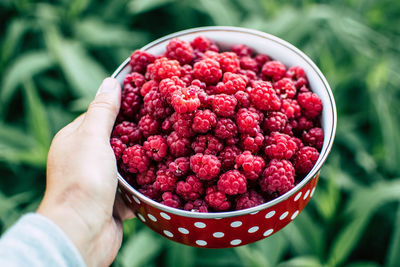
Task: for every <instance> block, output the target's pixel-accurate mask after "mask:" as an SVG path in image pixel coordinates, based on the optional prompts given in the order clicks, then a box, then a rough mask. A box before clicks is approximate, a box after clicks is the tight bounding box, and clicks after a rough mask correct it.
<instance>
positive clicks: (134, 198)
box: [132, 195, 140, 204]
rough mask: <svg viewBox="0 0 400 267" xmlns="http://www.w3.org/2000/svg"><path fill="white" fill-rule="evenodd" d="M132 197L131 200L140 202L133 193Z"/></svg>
mask: <svg viewBox="0 0 400 267" xmlns="http://www.w3.org/2000/svg"><path fill="white" fill-rule="evenodd" d="M132 198H133V200H135V202H136V203H138V204H140V200H139V199H138V198H137V197H135V196H134V195H132Z"/></svg>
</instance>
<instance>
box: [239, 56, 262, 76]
mask: <svg viewBox="0 0 400 267" xmlns="http://www.w3.org/2000/svg"><path fill="white" fill-rule="evenodd" d="M240 67H241V68H242V69H243V70H251V71H254V72H255V73H256V72H258V64H257V61H256V60H255V59H253V58H251V57H249V56H244V57H241V58H240Z"/></svg>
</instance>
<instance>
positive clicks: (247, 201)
mask: <svg viewBox="0 0 400 267" xmlns="http://www.w3.org/2000/svg"><path fill="white" fill-rule="evenodd" d="M264 202H265V200H264V198H263V196H262V195H261V194H259V193H257V192H256V191H254V190H251V191H249V192H245V193H244V194H243V195H241V196H239V197H238V198H237V199H236V210H244V209H249V208H252V207H255V206H258V205H261V204H263V203H264Z"/></svg>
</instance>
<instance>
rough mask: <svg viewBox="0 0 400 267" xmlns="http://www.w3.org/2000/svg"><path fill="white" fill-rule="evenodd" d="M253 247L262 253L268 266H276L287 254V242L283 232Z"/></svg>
mask: <svg viewBox="0 0 400 267" xmlns="http://www.w3.org/2000/svg"><path fill="white" fill-rule="evenodd" d="M254 246H255V247H256V248H258V250H259V251H260V253H262V255H263V257H264V258H265V260H266V261H267V262H268V264H269V266H276V265H277V264H278V262H280V261H281V260H282V259H283V257H284V255H285V253H286V252H287V249H288V247H289V242H287V240H286V239H285V235H284V234H283V232H278V233H276V234H274V235H272V236H269V237H267V238H265V239H264V240H261V241H259V242H257V243H255V244H254Z"/></svg>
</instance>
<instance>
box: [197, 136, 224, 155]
mask: <svg viewBox="0 0 400 267" xmlns="http://www.w3.org/2000/svg"><path fill="white" fill-rule="evenodd" d="M223 148H224V144H223V143H222V142H221V141H220V140H219V139H218V138H217V137H215V136H213V135H211V134H206V135H198V136H196V139H195V140H194V141H193V143H192V149H193V151H194V153H203V154H206V155H209V154H210V155H217V154H218V153H219V152H220V151H221V150H222V149H223Z"/></svg>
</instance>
